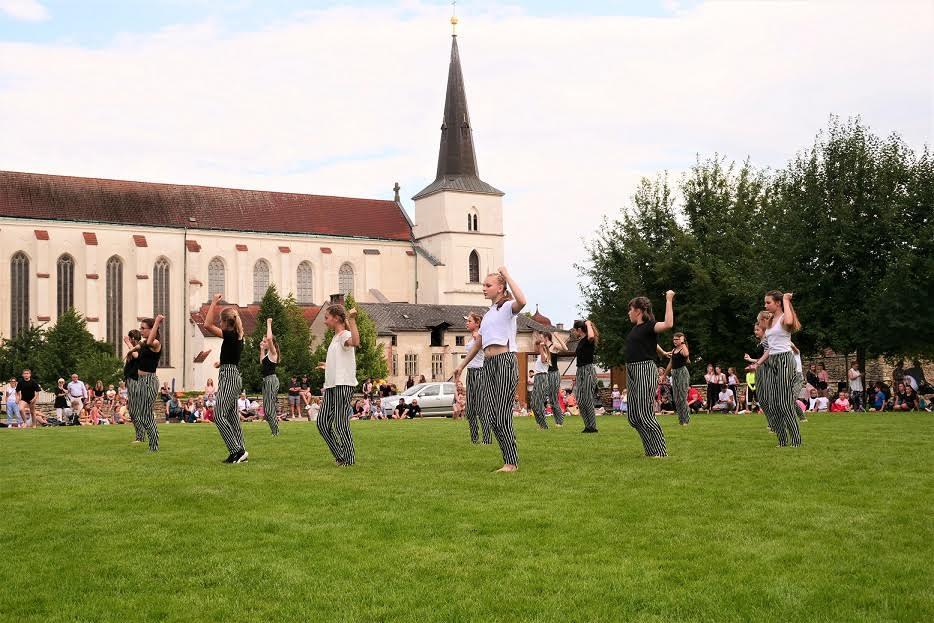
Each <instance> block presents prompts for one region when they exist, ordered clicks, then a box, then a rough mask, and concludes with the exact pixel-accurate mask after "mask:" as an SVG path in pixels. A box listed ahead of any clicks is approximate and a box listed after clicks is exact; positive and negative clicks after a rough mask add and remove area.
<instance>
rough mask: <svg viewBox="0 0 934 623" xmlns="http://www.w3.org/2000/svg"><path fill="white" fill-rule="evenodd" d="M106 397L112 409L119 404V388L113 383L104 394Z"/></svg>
mask: <svg viewBox="0 0 934 623" xmlns="http://www.w3.org/2000/svg"><path fill="white" fill-rule="evenodd" d="M104 398H105V399H106V400H107V404H108V405H109V407H110V409H111V410H112V409H113V408H114V407H115V406H116V405H117V390H116V389H114V386H113V385H108V386H107V392H106V393H105V394H104Z"/></svg>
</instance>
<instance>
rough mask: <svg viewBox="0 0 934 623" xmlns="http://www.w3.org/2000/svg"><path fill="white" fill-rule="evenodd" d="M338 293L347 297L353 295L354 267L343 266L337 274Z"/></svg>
mask: <svg viewBox="0 0 934 623" xmlns="http://www.w3.org/2000/svg"><path fill="white" fill-rule="evenodd" d="M337 291H338V292H340V293H341V294H343V295H344V296H347V295H348V294H353V266H351V265H350V264H343V265H342V266H341V269H340V271H339V272H338V273H337Z"/></svg>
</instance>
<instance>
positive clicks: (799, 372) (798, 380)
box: [791, 344, 808, 422]
mask: <svg viewBox="0 0 934 623" xmlns="http://www.w3.org/2000/svg"><path fill="white" fill-rule="evenodd" d="M791 352H792V353H794V357H795V377H794V381H793V382H792V386H791V391H792V393H794V397H795V413H797V414H798V420H799V421H801V422H807V421H808V417H807V415H805V413H804V411H802V409H801V406H800V405H799V404H798V400H799V399H800V398H801V390H802V389H804V364H802V363H801V351H800V350H798V347H797V346H795V345H794V344H792V345H791Z"/></svg>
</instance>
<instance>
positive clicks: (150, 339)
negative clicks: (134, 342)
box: [146, 314, 165, 353]
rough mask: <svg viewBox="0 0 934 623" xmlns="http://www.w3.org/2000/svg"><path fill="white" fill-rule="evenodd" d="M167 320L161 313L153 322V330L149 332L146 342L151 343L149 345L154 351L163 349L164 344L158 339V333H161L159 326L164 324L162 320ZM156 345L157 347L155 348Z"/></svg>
mask: <svg viewBox="0 0 934 623" xmlns="http://www.w3.org/2000/svg"><path fill="white" fill-rule="evenodd" d="M163 320H165V316H163V315H162V314H159V315H158V316H156V319H155V320H154V321H153V323H152V330H151V331H150V332H149V336H148V337H146V343H147V344H149V347H150V348H151V349H152V351H153V352H156V353H158V352H159V351H160V350H162V346H161V345H160V343H159V340H157V339H156V335H158V334H159V327H160V326H162V321H163ZM153 346H156V348H153Z"/></svg>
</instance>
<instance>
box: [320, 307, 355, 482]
mask: <svg viewBox="0 0 934 623" xmlns="http://www.w3.org/2000/svg"><path fill="white" fill-rule="evenodd" d="M324 324H325V325H326V326H327V328H328V329H331V330H333V331H334V337H333V338H332V339H331V343H330V345H328V354H327V358H326V359H325V360H324V361H323V362H321V363H319V364H318V368H319V369H322V368H323V369H324V388H323V393H324V397H323V400H322V403H321V411H320V412H319V413H318V419H317V422H316V424H317V425H318V432H319V433H321V437H323V438H324V442H325V443H326V444H327V445H328V449H329V450H330V451H331V454H333V455H334V462H335V463H336V464H337V465H338V466H343V467H346V466H349V465H353V464H354V462H355V460H356V455H355V453H354V445H353V436H352V435H351V434H350V399H351V397H352V396H353V391H354V388H356V387H357V359H356V349H357V346H359V345H360V334H359V333H358V332H357V310H356V309H351V310H346V309H344V306H343V305H339V304H335V305H329V306H328V308H327V309H326V310H325V311H324Z"/></svg>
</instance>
